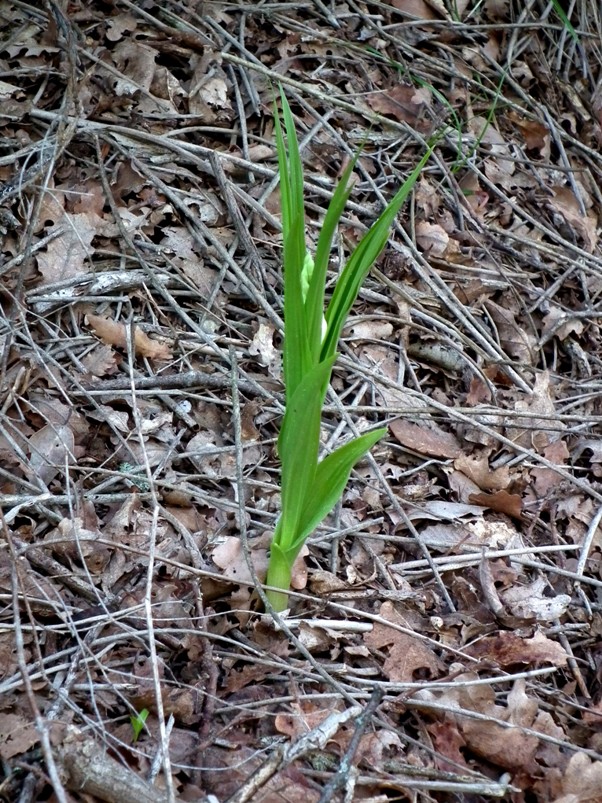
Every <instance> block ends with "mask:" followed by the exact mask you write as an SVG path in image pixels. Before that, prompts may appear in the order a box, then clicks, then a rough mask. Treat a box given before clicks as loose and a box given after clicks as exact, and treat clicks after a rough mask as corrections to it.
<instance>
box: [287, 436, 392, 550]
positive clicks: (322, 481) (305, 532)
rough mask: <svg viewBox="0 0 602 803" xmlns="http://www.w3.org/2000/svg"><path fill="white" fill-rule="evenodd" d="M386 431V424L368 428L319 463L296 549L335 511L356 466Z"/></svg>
mask: <svg viewBox="0 0 602 803" xmlns="http://www.w3.org/2000/svg"><path fill="white" fill-rule="evenodd" d="M386 433H387V430H386V428H384V427H383V428H381V429H376V430H374V431H373V432H366V433H365V434H364V435H360V436H359V438H354V440H352V441H349V442H348V443H346V444H344V445H343V446H339V448H338V449H336V450H335V451H334V452H332V453H331V454H329V455H327V456H326V457H325V458H324V459H323V460H321V461H320V463H318V466H317V468H316V472H315V475H314V481H313V483H312V485H311V488H310V490H309V493H308V494H307V498H306V504H305V506H304V509H303V515H302V516H301V519H300V521H299V525H298V536H297V539H298V540H297V542H295V543H294V544H292V547H293V549H294V548H298V549H300V548H301V547H302V546H303V543H304V542H305V540H306V539H307V537H308V536H309V535H310V533H312V532H313V531H314V530H315V529H316V527H317V526H318V525H319V524H320V523H321V522H322V521H323V520H324V519H325V518H326V516H327V515H328V514H329V513H330V512H332V510H333V509H334V506H335V505H336V503H337V502H338V501H339V499H340V498H341V497H342V496H343V492H344V490H345V486H346V485H347V482H348V480H349V475H350V474H351V470H352V469H353V466H354V465H355V464H356V463H357V461H358V460H360V458H362V457H363V456H364V455H365V454H366V453H367V452H368V451H370V449H371V448H372V447H373V446H374V444H375V443H377V442H378V441H379V440H380V439H381V438H382V437H384V435H386Z"/></svg>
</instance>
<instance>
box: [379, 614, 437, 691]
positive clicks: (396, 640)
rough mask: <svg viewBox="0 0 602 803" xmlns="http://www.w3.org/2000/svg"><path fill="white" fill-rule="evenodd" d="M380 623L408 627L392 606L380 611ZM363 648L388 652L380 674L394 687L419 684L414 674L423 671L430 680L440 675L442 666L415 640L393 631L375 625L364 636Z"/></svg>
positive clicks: (408, 635)
mask: <svg viewBox="0 0 602 803" xmlns="http://www.w3.org/2000/svg"><path fill="white" fill-rule="evenodd" d="M380 615H381V617H382V618H383V619H386V620H388V621H390V622H391V623H393V624H399V625H401V626H403V627H407V623H406V622H405V620H404V618H403V617H402V616H401V615H400V614H399V613H398V612H397V610H396V609H395V607H394V606H393V604H392V603H391V602H384V603H383V604H382V606H381V608H380ZM364 644H365V645H366V646H367V647H369V648H370V649H374V650H381V649H383V648H385V647H386V648H388V656H387V658H386V659H385V662H384V664H383V672H384V673H385V675H386V676H387V678H388V679H389V680H390V681H391V682H393V683H412V682H415V681H417V680H420V679H421V678H420V677H417V676H416V672H419V671H420V672H421V673H422V672H423V671H424V670H426V671H427V672H428V676H429V677H430V678H436V677H438V676H439V675H440V674H441V673H442V672H443V671H444V666H443V663H442V662H441V661H440V660H439V658H438V657H437V656H436V655H435V653H434V652H433V650H432V649H431V648H430V647H429V646H427V645H426V644H425V643H424V641H422V640H421V639H420V638H418V636H412V635H411V634H409V633H401V632H400V631H399V630H396V629H394V628H393V627H388V626H387V625H386V624H383V623H381V622H375V623H374V628H373V629H372V631H371V632H369V633H366V634H365V635H364Z"/></svg>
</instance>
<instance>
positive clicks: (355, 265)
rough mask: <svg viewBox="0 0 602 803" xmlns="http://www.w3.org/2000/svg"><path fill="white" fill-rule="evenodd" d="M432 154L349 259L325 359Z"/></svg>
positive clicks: (335, 298) (334, 301)
mask: <svg viewBox="0 0 602 803" xmlns="http://www.w3.org/2000/svg"><path fill="white" fill-rule="evenodd" d="M431 152H432V148H429V149H428V150H427V152H426V153H425V155H424V156H423V157H422V159H421V160H420V162H418V164H417V165H416V167H415V168H414V170H413V171H412V172H411V173H410V175H409V176H408V178H407V179H406V180H405V181H404V183H403V184H402V185H401V187H400V188H399V190H398V191H397V192H396V194H395V196H394V197H393V198H392V199H391V201H390V202H389V203H388V204H387V206H386V208H385V210H384V211H383V212H382V213H381V214H380V216H379V217H378V218H377V219H376V221H375V222H374V223H373V224H372V226H371V227H370V229H369V230H368V231H367V232H366V234H365V235H364V236H363V237H362V239H361V240H360V242H359V243H358V245H357V246H356V248H355V250H354V251H353V253H352V254H351V256H350V257H349V260H348V261H347V264H346V265H345V268H344V269H343V272H342V274H341V276H340V277H339V280H338V281H337V284H336V287H335V290H334V293H333V295H332V298H331V299H330V303H329V305H328V309H327V310H326V322H327V325H328V326H327V330H326V336H325V338H324V341H323V342H322V347H321V354H320V358H321V359H327V358H328V357H329V356H330V355H331V354H334V352H335V351H336V347H337V343H338V340H339V337H340V335H341V332H342V330H343V326H344V325H345V320H346V319H347V315H348V314H349V310H350V309H351V307H352V306H353V303H354V302H355V299H356V298H357V294H358V293H359V290H360V287H361V286H362V284H363V282H364V280H365V278H366V276H367V274H368V272H369V271H370V268H371V267H372V265H373V264H374V263H375V262H376V260H377V259H378V256H379V254H380V253H381V251H382V250H383V248H384V247H385V245H386V243H387V239H388V237H389V232H390V229H391V226H392V225H393V221H394V220H395V217H396V215H397V213H398V212H399V210H400V209H401V207H402V206H403V204H404V203H405V201H406V199H407V197H408V195H409V194H410V192H411V191H412V188H413V187H414V184H415V183H416V181H417V180H418V178H419V177H420V174H421V172H422V169H423V168H424V166H425V164H426V162H427V161H428V159H429V157H430V155H431Z"/></svg>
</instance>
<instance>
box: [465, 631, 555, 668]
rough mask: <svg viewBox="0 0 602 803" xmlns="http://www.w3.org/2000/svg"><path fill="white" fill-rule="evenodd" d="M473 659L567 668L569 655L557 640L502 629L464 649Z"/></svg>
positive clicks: (507, 663) (505, 664) (540, 634)
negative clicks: (527, 636)
mask: <svg viewBox="0 0 602 803" xmlns="http://www.w3.org/2000/svg"><path fill="white" fill-rule="evenodd" d="M465 652H466V653H467V654H468V655H472V656H473V658H481V659H486V660H488V661H493V662H495V663H496V664H498V666H513V665H515V664H529V665H530V664H535V665H541V664H552V665H553V666H566V664H567V654H566V652H565V650H564V649H563V648H562V647H561V646H560V644H558V643H557V642H556V641H552V639H549V638H547V637H546V636H544V635H543V633H539V632H536V633H535V634H534V635H533V636H532V637H531V638H523V637H521V636H520V635H519V634H518V633H515V632H512V631H509V630H502V631H501V632H499V633H498V634H497V635H495V636H487V637H486V638H483V639H481V640H480V641H477V642H476V643H475V644H471V645H469V646H468V647H466V648H465Z"/></svg>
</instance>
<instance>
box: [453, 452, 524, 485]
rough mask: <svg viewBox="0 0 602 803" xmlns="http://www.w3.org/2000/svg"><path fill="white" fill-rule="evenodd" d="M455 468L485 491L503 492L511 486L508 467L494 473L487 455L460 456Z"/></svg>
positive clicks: (455, 462) (455, 461) (498, 469)
mask: <svg viewBox="0 0 602 803" xmlns="http://www.w3.org/2000/svg"><path fill="white" fill-rule="evenodd" d="M454 468H456V469H458V471H461V472H462V473H463V474H466V476H467V477H468V479H470V480H472V481H473V482H474V483H476V484H477V485H478V486H479V488H481V490H483V491H502V490H504V489H505V488H507V487H508V485H509V484H510V471H509V469H508V467H507V466H502V467H501V468H496V469H495V470H494V471H492V470H491V469H490V468H489V460H488V459H487V456H486V455H481V456H480V457H469V456H468V455H465V454H463V455H460V457H459V458H458V459H457V460H454Z"/></svg>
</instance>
